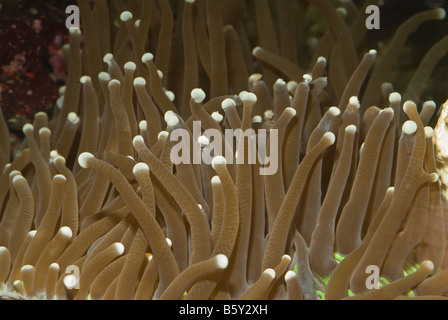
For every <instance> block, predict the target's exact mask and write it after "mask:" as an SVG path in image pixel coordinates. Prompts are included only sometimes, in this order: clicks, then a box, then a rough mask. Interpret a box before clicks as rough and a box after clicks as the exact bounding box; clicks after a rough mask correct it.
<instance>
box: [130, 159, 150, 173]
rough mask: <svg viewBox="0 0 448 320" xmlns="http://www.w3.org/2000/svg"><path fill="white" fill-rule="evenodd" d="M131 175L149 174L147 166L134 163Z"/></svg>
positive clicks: (142, 163)
mask: <svg viewBox="0 0 448 320" xmlns="http://www.w3.org/2000/svg"><path fill="white" fill-rule="evenodd" d="M132 173H133V174H134V175H137V174H139V173H145V174H146V173H149V166H148V165H147V164H146V163H144V162H139V163H136V164H135V165H134V167H133V168H132Z"/></svg>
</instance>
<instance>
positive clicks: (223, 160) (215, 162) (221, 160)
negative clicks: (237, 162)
mask: <svg viewBox="0 0 448 320" xmlns="http://www.w3.org/2000/svg"><path fill="white" fill-rule="evenodd" d="M226 163H227V161H226V158H224V157H223V156H216V157H214V158H213V160H212V167H213V169H215V168H216V166H217V165H220V164H226Z"/></svg>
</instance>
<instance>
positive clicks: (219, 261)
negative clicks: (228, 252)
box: [215, 254, 229, 269]
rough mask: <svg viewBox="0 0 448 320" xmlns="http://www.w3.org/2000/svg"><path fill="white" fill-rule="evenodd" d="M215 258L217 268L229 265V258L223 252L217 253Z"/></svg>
mask: <svg viewBox="0 0 448 320" xmlns="http://www.w3.org/2000/svg"><path fill="white" fill-rule="evenodd" d="M215 259H216V265H217V267H218V268H219V269H225V268H227V266H228V265H229V259H228V258H227V257H226V256H225V255H223V254H218V255H217V256H216V257H215Z"/></svg>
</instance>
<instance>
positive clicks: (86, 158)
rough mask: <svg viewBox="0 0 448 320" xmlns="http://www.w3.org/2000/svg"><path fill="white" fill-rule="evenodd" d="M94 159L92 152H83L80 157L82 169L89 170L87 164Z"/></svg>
mask: <svg viewBox="0 0 448 320" xmlns="http://www.w3.org/2000/svg"><path fill="white" fill-rule="evenodd" d="M92 158H95V156H94V155H93V154H91V153H90V152H83V153H81V154H80V155H79V156H78V163H79V165H80V166H81V167H82V168H84V169H87V168H88V164H87V162H88V161H89V159H92Z"/></svg>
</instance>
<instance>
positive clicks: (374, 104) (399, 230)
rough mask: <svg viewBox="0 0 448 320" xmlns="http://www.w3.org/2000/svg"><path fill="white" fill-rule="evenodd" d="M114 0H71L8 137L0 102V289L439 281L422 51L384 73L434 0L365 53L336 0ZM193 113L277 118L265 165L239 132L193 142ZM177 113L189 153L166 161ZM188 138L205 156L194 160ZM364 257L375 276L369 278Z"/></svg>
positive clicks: (288, 294)
mask: <svg viewBox="0 0 448 320" xmlns="http://www.w3.org/2000/svg"><path fill="white" fill-rule="evenodd" d="M371 2H372V1H366V3H365V5H364V8H365V6H367V5H368V4H370V3H371ZM112 3H113V5H109V4H108V2H107V1H105V0H102V1H100V0H96V1H95V3H94V6H93V7H92V8H91V7H90V5H89V1H88V0H79V1H78V5H79V8H80V10H81V17H82V29H81V30H82V31H81V30H80V29H71V30H70V44H69V45H68V46H67V47H66V59H67V63H68V65H69V75H68V80H67V85H66V86H65V87H64V88H62V89H61V92H60V99H59V100H58V103H57V106H56V107H55V109H54V112H53V114H52V115H51V117H50V116H48V115H47V114H45V113H38V114H36V115H35V118H34V122H33V123H32V124H27V125H25V126H24V127H23V132H24V135H25V141H24V143H23V146H22V149H21V150H20V151H19V152H18V153H17V154H14V155H11V150H10V146H9V141H8V138H7V137H8V131H7V127H6V124H5V121H4V119H3V118H1V119H0V130H1V134H0V139H1V141H0V142H1V144H0V166H1V167H2V168H3V171H2V173H1V176H0V217H1V220H0V246H1V247H0V283H1V284H2V293H1V295H2V296H4V297H9V298H11V297H15V298H27V299H31V298H38V299H53V298H56V299H88V298H90V299H319V298H325V299H344V298H346V299H408V298H414V299H428V298H437V299H439V298H440V299H444V298H447V297H446V296H445V295H446V294H447V292H448V279H447V277H448V273H447V270H448V269H447V266H448V256H447V255H446V241H445V240H446V231H445V228H446V227H445V225H446V218H445V214H444V202H443V199H442V195H441V184H440V181H439V175H438V174H437V172H438V171H437V166H436V154H437V148H435V144H434V142H433V134H434V130H433V129H432V128H431V127H429V126H428V124H429V122H430V119H431V117H432V116H433V114H434V112H435V110H436V104H435V103H434V102H432V101H427V102H425V103H422V105H421V108H420V111H418V106H417V104H419V103H420V102H419V99H420V95H421V92H422V90H423V83H424V82H425V78H426V77H428V76H429V74H428V68H426V67H425V68H422V69H417V71H416V76H415V79H413V80H411V82H410V83H409V86H408V90H407V92H406V93H405V94H404V95H403V98H402V96H401V95H400V94H398V93H397V92H394V89H393V87H392V85H391V84H390V83H386V81H387V74H388V72H389V70H390V69H391V67H392V64H393V62H394V60H395V59H396V58H397V55H398V52H399V51H400V48H401V47H402V46H403V43H404V39H406V37H407V36H408V35H409V34H410V33H411V32H412V30H414V29H415V28H416V27H417V26H418V25H419V24H421V23H423V22H425V21H429V20H437V19H443V18H444V14H445V12H444V11H443V10H441V9H435V10H430V11H425V12H421V13H419V14H417V15H416V16H414V17H412V18H410V19H409V20H408V21H406V22H405V23H404V24H403V25H402V27H400V29H399V30H398V31H397V35H396V37H394V39H393V41H392V42H391V44H390V47H389V49H388V51H387V52H386V53H385V54H384V55H382V57H381V59H380V60H379V61H376V62H375V60H376V59H377V52H376V51H375V50H368V49H366V48H365V47H364V46H363V43H364V42H363V39H365V36H366V33H367V30H366V29H365V28H362V27H359V26H360V25H361V24H363V23H364V20H363V16H364V14H363V12H364V11H363V10H364V8H357V7H356V6H354V5H353V3H351V2H350V1H344V2H343V5H344V6H346V7H345V8H338V9H336V8H334V7H333V6H332V5H331V4H330V3H329V2H328V1H326V0H308V1H303V0H297V1H290V0H278V1H276V2H275V4H276V11H275V12H276V13H277V16H278V18H277V19H276V18H275V17H273V16H272V15H271V12H272V11H271V10H270V9H272V8H270V7H269V3H268V1H267V0H256V1H240V0H228V1H225V2H223V1H220V0H196V1H194V0H186V1H179V4H178V7H176V8H171V6H170V5H169V2H168V0H152V1H149V0H144V1H134V0H129V1H124V0H115V1H112ZM223 3H224V4H223ZM311 7H314V8H318V9H319V11H320V12H321V13H322V15H323V16H324V17H326V19H327V20H328V21H329V24H330V26H329V29H328V31H327V32H326V33H325V35H324V36H323V37H322V38H321V39H319V42H318V43H317V44H315V45H314V46H313V52H312V53H313V56H314V58H313V59H312V63H311V64H310V66H309V67H308V68H307V69H306V70H302V69H301V68H300V67H299V66H298V61H297V60H298V51H299V43H300V41H299V40H300V39H302V40H303V38H301V37H303V35H302V36H301V34H302V33H301V32H302V31H303V27H304V25H303V24H301V19H297V18H296V17H297V16H303V17H304V16H305V15H306V12H307V10H308V9H309V8H311ZM173 31H174V32H173ZM81 33H82V37H81ZM442 41H445V42H446V39H442V40H441V42H442ZM428 56H429V57H430V58H428V59H430V60H431V61H432V62H434V65H435V63H436V61H434V60H437V59H435V56H434V54H433V53H432V55H431V52H428ZM359 57H360V58H359ZM426 66H427V65H426ZM429 72H430V71H429ZM362 88H363V89H362ZM361 89H362V92H361ZM358 97H359V98H358ZM361 97H362V98H361ZM411 98H412V99H411ZM413 101H415V102H413ZM194 121H200V124H201V127H202V133H204V132H205V131H206V130H208V129H215V130H216V131H215V132H218V133H219V135H221V136H222V138H223V137H224V131H225V130H226V129H232V130H233V131H237V129H241V131H242V132H247V131H248V130H250V129H253V131H252V132H254V134H255V135H258V134H259V133H260V132H265V133H266V132H267V136H266V138H267V139H270V138H273V137H274V135H272V134H271V135H270V133H273V132H276V133H278V135H276V136H275V138H276V141H275V143H274V144H272V145H273V146H275V147H276V148H270V150H268V154H269V152H270V153H271V155H272V153H276V156H277V158H278V170H276V171H275V172H273V174H269V175H262V174H260V169H262V168H263V167H265V166H266V164H264V163H262V162H261V161H260V159H257V161H255V162H254V163H251V162H249V161H248V158H246V156H247V154H248V153H249V152H248V151H249V143H248V141H247V140H249V138H250V137H248V136H247V137H245V138H244V137H243V139H239V140H238V143H237V144H236V145H233V149H232V150H231V152H230V156H229V154H219V153H218V152H217V151H216V150H217V149H216V148H212V146H215V145H214V144H213V141H212V140H210V139H209V138H210V137H205V136H203V135H201V136H200V137H199V138H200V139H199V140H198V141H196V140H195V139H193V135H192V131H193V126H194ZM444 121H445V118H443V119H442V123H444ZM176 129H183V131H182V132H184V133H187V134H186V135H185V136H183V137H182V140H183V142H186V141H188V142H189V143H188V144H187V145H189V146H190V148H191V155H190V156H187V159H188V157H191V158H190V159H189V160H191V161H185V162H180V163H173V161H172V160H173V159H172V154H173V152H172V151H173V149H174V147H175V146H176V145H177V143H178V138H179V137H177V138H176V140H175V141H173V140H174V139H173V137H172V133H173V132H176ZM261 129H265V131H262V130H261ZM442 131H443V130H442ZM442 134H443V132H442ZM221 141H223V147H228V145H227V144H228V143H229V142H230V141H227V140H225V139H222V140H221ZM190 142H191V143H190ZM245 142H247V143H245ZM195 143H196V144H199V145H200V148H201V149H200V152H201V154H207V155H208V156H210V158H212V161H211V163H205V162H203V161H202V162H200V163H195V162H194V161H193V159H192V157H193V156H192V154H193V153H194V151H193V146H194V145H195ZM268 145H270V144H268ZM223 149H225V148H223ZM236 151H238V153H237V152H236ZM237 154H238V155H239V158H238V157H237ZM241 155H243V157H241ZM183 156H185V155H184V154H183ZM10 157H11V158H10ZM242 158H244V159H242ZM237 160H243V161H237ZM415 267H416V269H415ZM375 268H376V269H377V270H379V274H378V277H377V278H381V279H382V280H384V281H386V282H387V283H384V281H382V282H381V281H380V282H381V283H382V285H381V286H380V285H378V288H373V289H372V287H371V286H370V285H369V284H371V283H370V282H369V281H371V279H374V278H372V277H371V276H372V275H373V276H374V275H375V274H372V273H371V270H375ZM413 268H414V269H413ZM409 270H413V271H409ZM374 280H375V279H374ZM373 282H374V283H375V285H376V281H373Z"/></svg>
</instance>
